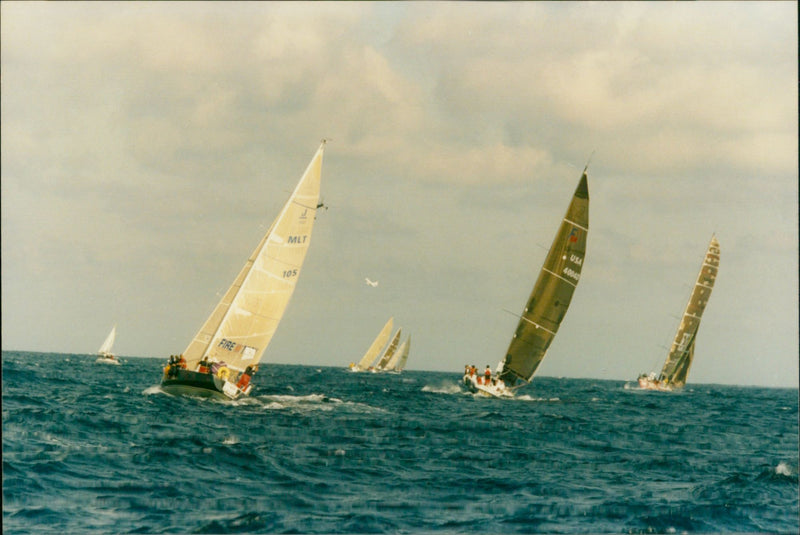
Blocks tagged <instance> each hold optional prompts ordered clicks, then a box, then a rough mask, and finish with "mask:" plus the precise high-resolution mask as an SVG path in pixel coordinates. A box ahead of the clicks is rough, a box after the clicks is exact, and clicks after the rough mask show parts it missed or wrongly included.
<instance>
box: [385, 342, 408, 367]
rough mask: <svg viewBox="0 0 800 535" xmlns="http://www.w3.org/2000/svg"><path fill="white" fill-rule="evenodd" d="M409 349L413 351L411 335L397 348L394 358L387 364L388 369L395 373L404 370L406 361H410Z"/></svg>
mask: <svg viewBox="0 0 800 535" xmlns="http://www.w3.org/2000/svg"><path fill="white" fill-rule="evenodd" d="M409 351H411V335H409V336H408V338H406V339H405V341H404V342H403V343H402V344H400V347H398V348H397V351H395V353H394V356H393V357H392V360H390V361H389V364H387V365H386V371H389V372H394V373H400V372H402V371H403V370H404V369H405V367H406V362H408V353H409Z"/></svg>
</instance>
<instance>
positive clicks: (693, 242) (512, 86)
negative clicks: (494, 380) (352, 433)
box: [0, 2, 800, 388]
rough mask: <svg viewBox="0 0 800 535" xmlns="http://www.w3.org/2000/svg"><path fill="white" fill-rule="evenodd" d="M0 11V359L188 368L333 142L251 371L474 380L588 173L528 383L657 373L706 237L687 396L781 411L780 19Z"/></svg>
mask: <svg viewBox="0 0 800 535" xmlns="http://www.w3.org/2000/svg"><path fill="white" fill-rule="evenodd" d="M0 9H1V10H2V13H1V15H2V17H1V24H2V28H0V30H1V32H0V35H2V41H1V44H2V50H1V54H0V60H1V62H2V63H1V64H2V92H1V93H0V96H1V98H2V121H1V123H0V124H1V126H2V132H1V134H2V195H1V198H2V212H1V214H2V227H1V229H2V348H3V350H27V351H41V352H58V353H80V354H84V353H85V354H92V353H95V352H96V351H97V348H99V346H100V344H101V343H102V342H103V340H104V338H105V337H106V335H107V334H108V332H109V330H110V329H111V327H112V326H113V325H115V324H116V325H117V343H116V345H115V351H116V352H117V353H118V354H120V355H123V356H128V357H159V358H165V359H166V358H167V357H168V356H169V355H170V354H173V353H179V352H181V351H183V350H184V349H185V347H186V346H187V345H188V343H189V341H190V340H191V338H192V337H193V336H194V334H195V333H196V331H197V330H198V329H199V328H200V326H201V325H202V323H203V322H204V321H205V319H206V317H207V316H208V314H210V312H211V311H212V309H213V307H214V306H215V304H216V302H217V300H218V299H219V298H220V296H221V294H222V293H223V292H224V291H225V290H226V289H227V288H228V286H229V285H230V283H231V282H232V280H233V278H234V277H235V276H236V274H237V273H238V271H239V270H240V269H241V267H242V265H243V264H244V261H245V259H246V258H247V256H248V255H249V254H250V252H251V251H252V250H253V248H254V247H255V245H256V244H257V243H258V241H259V240H260V238H261V236H262V235H263V233H264V232H265V231H266V229H267V228H268V227H269V225H270V223H271V222H272V220H273V219H274V218H275V217H276V216H277V214H278V212H279V210H280V208H281V206H282V205H283V203H284V202H285V200H286V198H287V197H288V195H289V193H290V192H291V190H292V189H293V188H294V186H295V184H296V183H297V181H298V180H299V178H300V176H301V175H302V173H303V171H304V170H305V168H306V166H307V164H308V162H309V161H310V159H311V157H312V156H313V154H314V152H315V151H316V149H317V147H318V145H319V143H320V140H321V139H323V138H327V139H329V140H330V142H329V143H328V144H327V146H326V149H325V156H324V162H323V170H322V196H323V199H324V202H325V204H326V205H327V206H328V207H329V209H328V210H327V211H321V212H320V213H319V215H318V219H317V222H316V225H315V228H314V234H313V236H312V239H311V247H310V250H309V253H308V256H307V258H306V262H305V265H304V267H303V271H302V274H301V277H300V280H299V283H298V286H297V290H296V291H295V294H294V296H293V298H292V301H291V303H290V305H289V308H288V310H287V312H286V315H285V316H284V318H283V320H282V323H281V325H280V327H279V328H278V332H277V334H276V336H275V337H274V338H273V341H272V343H271V345H270V346H269V348H268V349H267V351H266V353H265V355H264V358H263V361H262V362H265V363H269V362H274V363H282V364H302V365H317V366H347V365H348V364H349V363H350V362H353V361H357V360H358V359H359V358H360V357H361V356H362V355H363V353H364V352H365V351H366V349H367V347H368V346H369V345H370V343H371V342H372V340H373V339H374V337H375V336H376V335H377V333H378V331H379V330H380V329H381V327H382V326H383V325H384V323H385V322H386V320H387V319H388V318H389V317H394V320H395V326H398V327H402V328H403V332H404V333H409V334H410V335H411V339H412V344H411V355H410V357H409V361H408V368H409V369H413V370H436V371H452V372H453V373H454V374H460V373H461V371H462V370H463V366H464V364H467V363H469V364H475V365H477V366H479V367H483V366H485V365H487V364H490V365H491V366H492V367H494V366H495V364H496V363H497V362H498V361H499V360H501V359H502V358H503V356H504V355H505V351H506V349H507V347H508V343H509V341H510V339H511V335H512V333H513V331H514V329H515V327H516V323H517V321H518V319H517V318H516V317H515V315H514V314H516V313H521V311H522V308H523V307H524V305H525V302H526V300H527V298H528V295H529V294H530V291H531V289H532V287H533V283H534V282H535V280H536V277H537V275H538V272H539V269H540V268H541V265H542V263H543V262H544V259H545V256H546V253H547V249H548V247H549V246H550V244H551V242H552V239H553V237H554V235H555V232H556V230H557V228H558V225H559V223H560V220H561V218H562V217H563V215H564V212H565V210H566V208H567V204H568V203H569V200H570V198H571V196H572V193H573V191H574V189H575V186H576V185H577V182H578V179H579V178H580V172H581V170H582V169H583V167H584V166H585V165H586V164H587V162H589V161H590V158H591V161H590V163H589V172H588V176H589V194H590V210H589V213H590V232H589V238H588V246H587V253H586V259H585V263H584V268H583V272H582V275H581V281H580V284H579V286H578V288H577V290H576V292H575V295H574V298H573V300H572V304H571V307H570V309H569V311H568V313H567V315H566V318H565V319H564V321H563V323H562V324H561V328H560V330H559V333H558V336H557V337H556V339H555V341H554V342H553V344H552V345H551V347H550V350H549V353H548V355H547V357H546V358H545V360H544V362H543V363H542V365H541V367H540V368H539V370H538V372H537V375H538V376H550V377H575V378H596V379H614V380H630V381H633V380H635V378H636V377H637V376H638V375H639V373H641V372H648V371H652V370H658V369H660V367H661V365H662V364H663V362H664V359H665V358H666V354H667V346H668V345H669V344H670V343H671V341H672V337H673V336H674V333H675V329H676V327H677V324H678V317H679V316H680V315H681V314H682V312H683V308H684V306H685V305H686V302H687V301H688V298H689V294H690V292H691V289H692V285H693V284H694V281H695V279H696V277H697V273H698V270H699V268H700V264H701V262H702V259H703V255H704V253H705V250H706V247H707V245H708V242H709V240H710V238H711V236H712V234H714V233H716V236H717V238H718V239H719V242H720V247H721V261H720V271H719V276H718V279H717V283H716V286H715V288H714V292H713V295H712V296H711V299H710V302H709V305H708V307H707V309H706V312H705V315H704V317H703V321H702V324H701V327H700V331H699V334H698V338H697V346H696V353H695V361H694V364H693V366H692V370H691V372H690V375H689V383H699V384H708V383H714V384H737V385H758V386H777V387H794V388H796V387H797V386H798V347H799V345H800V344H799V342H798V57H797V49H798V41H797V30H796V28H797V5H796V3H793V2H777V3H770V2H754V3H750V2H733V3H725V2H709V3H703V2H701V3H673V2H669V3H649V2H648V3H638V2H637V3H627V2H611V3H585V2H577V3H570V2H555V3H548V2H508V3H503V2H501V3H494V2H491V3H488V2H487V3H484V2H477V3H472V2H470V3H462V2H454V3H449V2H435V3H428V2H409V3H391V2H378V3H371V2H355V3H338V2H329V3H313V4H312V3H304V2H289V3H280V2H264V3H261V2H245V3H235V2H233V3H227V2H225V3H222V2H219V3H217V2H210V3H189V2H177V3H171V2H155V3H139V2H121V3H113V2H106V3H92V2H88V3H73V2H63V3H62V2H58V3H35V2H3V3H2V4H1V5H0ZM365 277H369V278H370V279H371V280H377V281H379V285H378V286H377V287H372V286H369V285H367V284H366V283H365V280H364V279H365ZM507 311H512V312H514V313H508V312H507ZM534 384H535V378H534Z"/></svg>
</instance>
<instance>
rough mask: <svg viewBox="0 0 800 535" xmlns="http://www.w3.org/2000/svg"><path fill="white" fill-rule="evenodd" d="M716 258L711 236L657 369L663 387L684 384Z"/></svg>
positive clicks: (714, 240) (714, 275) (713, 275)
mask: <svg viewBox="0 0 800 535" xmlns="http://www.w3.org/2000/svg"><path fill="white" fill-rule="evenodd" d="M719 257H720V254H719V242H718V241H717V238H716V236H713V235H712V236H711V241H710V242H709V244H708V249H707V250H706V255H705V257H704V258H703V264H702V266H700V273H699V274H698V275H697V282H695V284H694V288H693V289H692V294H691V296H690V297H689V302H688V303H687V305H686V310H685V311H684V313H683V318H681V323H680V325H679V326H678V331H677V332H676V333H675V340H674V341H673V342H672V347H671V348H670V351H669V355H667V360H666V361H665V362H664V367H663V368H662V370H661V381H662V382H663V383H664V384H665V385H670V386H672V387H682V386H684V385H685V384H686V377H687V375H688V374H689V367H690V366H691V365H692V358H693V357H694V341H695V337H696V336H697V331H698V329H699V328H700V318H702V316H703V312H704V311H705V308H706V305H707V304H708V299H709V297H711V290H712V289H713V288H714V282H715V281H716V280H717V271H718V270H719Z"/></svg>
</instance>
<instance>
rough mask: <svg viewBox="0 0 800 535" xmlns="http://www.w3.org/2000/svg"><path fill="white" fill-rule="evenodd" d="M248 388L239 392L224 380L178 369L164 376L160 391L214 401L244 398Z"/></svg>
mask: <svg viewBox="0 0 800 535" xmlns="http://www.w3.org/2000/svg"><path fill="white" fill-rule="evenodd" d="M250 388H251V387H250V386H248V387H247V389H246V390H245V391H242V390H239V389H238V388H237V387H236V385H235V384H233V383H231V382H230V381H227V380H225V379H220V378H219V377H218V376H216V375H212V374H210V373H200V372H193V371H189V370H184V369H182V368H178V369H175V370H172V372H171V373H169V374H165V375H164V377H163V378H162V379H161V390H163V391H164V392H166V393H168V394H173V395H176V396H180V395H188V396H200V397H205V398H214V399H236V398H239V397H241V396H246V395H247V394H248V393H249V392H250Z"/></svg>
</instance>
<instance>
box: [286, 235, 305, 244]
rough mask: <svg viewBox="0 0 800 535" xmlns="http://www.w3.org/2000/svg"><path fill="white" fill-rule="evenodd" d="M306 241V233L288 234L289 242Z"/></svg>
mask: <svg viewBox="0 0 800 535" xmlns="http://www.w3.org/2000/svg"><path fill="white" fill-rule="evenodd" d="M306 241H308V235H306V236H289V243H305V242H306Z"/></svg>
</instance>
